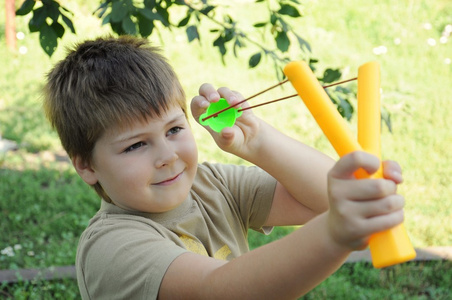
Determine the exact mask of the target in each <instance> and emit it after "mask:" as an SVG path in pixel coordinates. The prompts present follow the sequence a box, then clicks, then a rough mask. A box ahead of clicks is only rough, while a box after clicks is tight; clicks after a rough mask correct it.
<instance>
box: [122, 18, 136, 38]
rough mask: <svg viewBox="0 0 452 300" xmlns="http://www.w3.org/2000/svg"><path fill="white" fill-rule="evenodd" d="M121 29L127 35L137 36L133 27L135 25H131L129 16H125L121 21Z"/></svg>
mask: <svg viewBox="0 0 452 300" xmlns="http://www.w3.org/2000/svg"><path fill="white" fill-rule="evenodd" d="M122 29H124V31H125V32H126V33H127V34H130V35H136V34H137V27H136V26H135V23H133V21H132V19H131V18H130V17H129V16H126V17H125V18H124V19H122Z"/></svg>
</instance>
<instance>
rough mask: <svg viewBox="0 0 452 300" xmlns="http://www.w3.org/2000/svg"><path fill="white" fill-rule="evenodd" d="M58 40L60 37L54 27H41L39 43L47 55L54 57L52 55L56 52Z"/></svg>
mask: <svg viewBox="0 0 452 300" xmlns="http://www.w3.org/2000/svg"><path fill="white" fill-rule="evenodd" d="M57 39H58V35H57V33H56V32H55V30H54V29H53V28H52V27H50V26H48V25H47V24H46V25H45V26H42V27H41V30H40V33H39V42H40V44H41V47H42V49H43V50H44V52H45V53H47V55H48V56H52V54H53V53H54V52H55V49H56V47H57V46H58V41H57Z"/></svg>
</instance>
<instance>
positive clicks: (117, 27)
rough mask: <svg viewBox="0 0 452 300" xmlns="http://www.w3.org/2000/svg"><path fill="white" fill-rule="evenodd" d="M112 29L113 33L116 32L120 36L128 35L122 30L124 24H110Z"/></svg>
mask: <svg viewBox="0 0 452 300" xmlns="http://www.w3.org/2000/svg"><path fill="white" fill-rule="evenodd" d="M110 27H111V30H113V32H115V33H116V34H118V35H123V34H126V32H125V31H124V29H123V28H122V22H110Z"/></svg>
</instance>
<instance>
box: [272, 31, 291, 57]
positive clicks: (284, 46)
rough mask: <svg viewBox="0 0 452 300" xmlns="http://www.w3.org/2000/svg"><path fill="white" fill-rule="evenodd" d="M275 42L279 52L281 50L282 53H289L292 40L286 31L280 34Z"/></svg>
mask: <svg viewBox="0 0 452 300" xmlns="http://www.w3.org/2000/svg"><path fill="white" fill-rule="evenodd" d="M275 41H276V46H277V47H278V49H279V50H281V52H287V50H288V49H289V46H290V40H289V37H288V36H287V33H285V32H284V31H280V32H278V34H277V35H276V38H275Z"/></svg>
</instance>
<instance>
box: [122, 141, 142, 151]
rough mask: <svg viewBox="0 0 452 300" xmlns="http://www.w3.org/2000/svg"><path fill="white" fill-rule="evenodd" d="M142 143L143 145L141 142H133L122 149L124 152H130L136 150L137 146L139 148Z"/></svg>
mask: <svg viewBox="0 0 452 300" xmlns="http://www.w3.org/2000/svg"><path fill="white" fill-rule="evenodd" d="M143 145H144V143H143V142H138V143H135V144H133V145H132V146H130V147H127V148H126V149H125V150H124V152H125V153H128V152H130V151H133V150H137V149H138V148H140V147H141V146H143Z"/></svg>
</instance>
